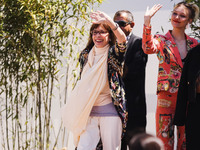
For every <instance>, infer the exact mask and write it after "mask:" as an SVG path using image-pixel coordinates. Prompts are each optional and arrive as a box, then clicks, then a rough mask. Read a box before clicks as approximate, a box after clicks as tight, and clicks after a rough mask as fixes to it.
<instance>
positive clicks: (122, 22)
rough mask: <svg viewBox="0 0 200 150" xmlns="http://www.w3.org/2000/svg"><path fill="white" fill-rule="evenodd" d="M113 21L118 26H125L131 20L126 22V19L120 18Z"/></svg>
mask: <svg viewBox="0 0 200 150" xmlns="http://www.w3.org/2000/svg"><path fill="white" fill-rule="evenodd" d="M115 23H117V24H118V25H119V26H120V27H125V26H127V25H128V24H130V23H131V22H126V21H123V20H120V21H115Z"/></svg>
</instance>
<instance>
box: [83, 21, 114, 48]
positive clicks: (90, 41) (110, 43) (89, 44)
mask: <svg viewBox="0 0 200 150" xmlns="http://www.w3.org/2000/svg"><path fill="white" fill-rule="evenodd" d="M100 25H102V26H103V27H104V28H105V29H106V30H107V31H108V33H109V39H110V40H109V45H110V46H113V45H114V44H115V41H116V37H115V35H114V33H113V31H112V30H111V28H110V26H109V25H107V24H92V26H91V27H90V36H89V39H88V43H87V45H86V47H85V48H84V50H88V51H90V50H91V49H92V47H93V46H94V42H93V40H92V31H93V30H94V29H96V28H98V27H99V26H100Z"/></svg>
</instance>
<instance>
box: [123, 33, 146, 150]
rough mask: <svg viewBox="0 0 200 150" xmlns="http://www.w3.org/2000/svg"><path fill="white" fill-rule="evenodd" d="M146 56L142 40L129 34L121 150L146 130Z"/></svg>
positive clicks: (125, 66) (125, 68)
mask: <svg viewBox="0 0 200 150" xmlns="http://www.w3.org/2000/svg"><path fill="white" fill-rule="evenodd" d="M146 63H147V54H145V53H144V52H143V50H142V39H141V38H139V37H137V36H135V35H134V34H131V36H130V38H129V40H128V45H127V52H126V55H125V65H124V75H123V81H124V84H125V93H126V94H125V96H126V99H127V110H128V122H127V130H126V133H125V136H124V138H123V139H122V146H121V150H126V149H127V148H126V147H127V145H128V144H129V141H130V139H131V137H132V136H133V135H134V134H136V133H140V132H145V130H146V97H145V68H146Z"/></svg>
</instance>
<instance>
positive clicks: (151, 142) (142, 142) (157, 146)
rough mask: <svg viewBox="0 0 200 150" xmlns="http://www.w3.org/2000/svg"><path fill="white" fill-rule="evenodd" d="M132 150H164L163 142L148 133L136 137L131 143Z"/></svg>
mask: <svg viewBox="0 0 200 150" xmlns="http://www.w3.org/2000/svg"><path fill="white" fill-rule="evenodd" d="M129 149H130V150H164V144H163V142H162V141H161V140H160V139H159V138H157V137H155V136H153V135H151V134H147V133H141V134H137V135H135V136H134V137H133V138H132V139H131V140H130V143H129Z"/></svg>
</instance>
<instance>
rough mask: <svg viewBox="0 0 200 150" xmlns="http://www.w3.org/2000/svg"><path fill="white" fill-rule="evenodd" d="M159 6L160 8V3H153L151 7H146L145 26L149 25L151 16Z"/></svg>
mask: <svg viewBox="0 0 200 150" xmlns="http://www.w3.org/2000/svg"><path fill="white" fill-rule="evenodd" d="M160 8H162V5H160V4H157V5H154V6H153V7H152V8H151V9H149V6H148V7H147V10H146V12H145V15H144V24H145V25H146V26H150V22H151V18H152V17H153V16H154V15H155V14H156V12H157V11H158V10H159V9H160Z"/></svg>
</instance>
